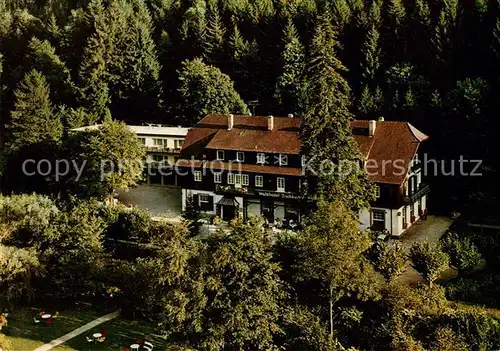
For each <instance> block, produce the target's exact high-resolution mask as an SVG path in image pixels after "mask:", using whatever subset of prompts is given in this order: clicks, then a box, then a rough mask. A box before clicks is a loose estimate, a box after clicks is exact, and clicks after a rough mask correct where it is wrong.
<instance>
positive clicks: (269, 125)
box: [267, 115, 274, 131]
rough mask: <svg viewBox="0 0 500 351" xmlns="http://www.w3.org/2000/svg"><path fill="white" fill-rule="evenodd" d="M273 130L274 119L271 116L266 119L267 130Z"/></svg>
mask: <svg viewBox="0 0 500 351" xmlns="http://www.w3.org/2000/svg"><path fill="white" fill-rule="evenodd" d="M273 129H274V117H273V115H270V116H269V117H267V130H270V131H271V130H273Z"/></svg>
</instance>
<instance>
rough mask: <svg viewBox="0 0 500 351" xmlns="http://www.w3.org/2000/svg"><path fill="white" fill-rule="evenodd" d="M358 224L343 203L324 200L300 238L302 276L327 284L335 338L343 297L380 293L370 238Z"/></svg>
mask: <svg viewBox="0 0 500 351" xmlns="http://www.w3.org/2000/svg"><path fill="white" fill-rule="evenodd" d="M358 227H359V224H358V222H357V221H356V220H355V219H354V216H353V215H352V214H351V213H350V212H349V211H348V210H347V209H346V207H345V205H344V204H343V203H342V202H340V201H335V202H331V203H325V202H321V203H320V204H319V205H318V210H317V211H316V212H315V213H314V215H313V216H312V217H311V218H310V219H309V221H308V223H307V224H306V226H305V228H304V230H303V231H302V232H301V233H300V234H299V238H298V240H299V241H300V245H299V250H301V252H300V253H299V260H298V263H297V266H298V268H299V270H300V278H301V279H306V280H308V279H312V280H317V281H319V282H320V283H321V285H322V286H323V289H324V291H323V292H324V296H325V297H326V300H327V301H328V309H329V318H328V319H329V325H330V335H331V336H332V337H333V334H334V308H335V304H336V303H337V302H338V301H339V300H340V299H342V298H343V297H345V296H347V295H351V294H354V295H356V296H357V297H358V298H359V299H361V300H364V299H368V298H374V297H376V296H377V285H378V283H377V278H376V275H375V273H374V270H373V267H372V266H371V264H370V263H369V262H368V261H367V260H366V259H365V257H364V255H363V253H364V252H365V251H366V250H367V249H368V248H369V246H370V240H369V238H368V235H367V234H366V233H362V232H361V233H360V232H359V230H358ZM300 248H301V249H300Z"/></svg>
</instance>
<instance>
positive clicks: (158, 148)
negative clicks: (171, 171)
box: [144, 146, 181, 154]
mask: <svg viewBox="0 0 500 351" xmlns="http://www.w3.org/2000/svg"><path fill="white" fill-rule="evenodd" d="M144 148H145V149H146V151H148V152H164V153H168V154H180V153H181V148H176V149H174V148H171V147H165V146H144Z"/></svg>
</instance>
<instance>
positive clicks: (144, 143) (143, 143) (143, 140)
mask: <svg viewBox="0 0 500 351" xmlns="http://www.w3.org/2000/svg"><path fill="white" fill-rule="evenodd" d="M138 139H139V141H140V142H141V145H146V138H138Z"/></svg>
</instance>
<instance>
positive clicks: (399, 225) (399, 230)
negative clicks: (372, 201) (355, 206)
mask: <svg viewBox="0 0 500 351" xmlns="http://www.w3.org/2000/svg"><path fill="white" fill-rule="evenodd" d="M410 179H414V180H410ZM421 183H422V173H421V171H420V170H417V171H415V172H413V171H411V172H410V173H409V174H408V176H407V177H406V180H405V181H404V183H403V195H404V196H409V195H410V193H411V190H410V187H412V186H413V187H414V189H413V191H416V190H417V189H418V188H419V187H420V185H421ZM426 209H427V195H423V196H422V197H420V198H419V199H417V200H416V201H415V202H414V203H412V204H407V205H404V206H402V207H400V208H398V209H390V208H382V207H375V206H373V207H371V208H370V209H364V210H361V211H360V213H359V221H360V229H361V230H366V229H369V228H377V230H381V231H383V230H385V231H387V232H388V233H389V234H390V235H393V236H399V235H401V234H403V233H404V232H405V231H406V230H407V229H408V228H409V227H411V226H412V225H413V224H414V223H415V222H416V221H417V220H419V219H420V217H421V214H422V213H423V212H424V211H425V210H426Z"/></svg>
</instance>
